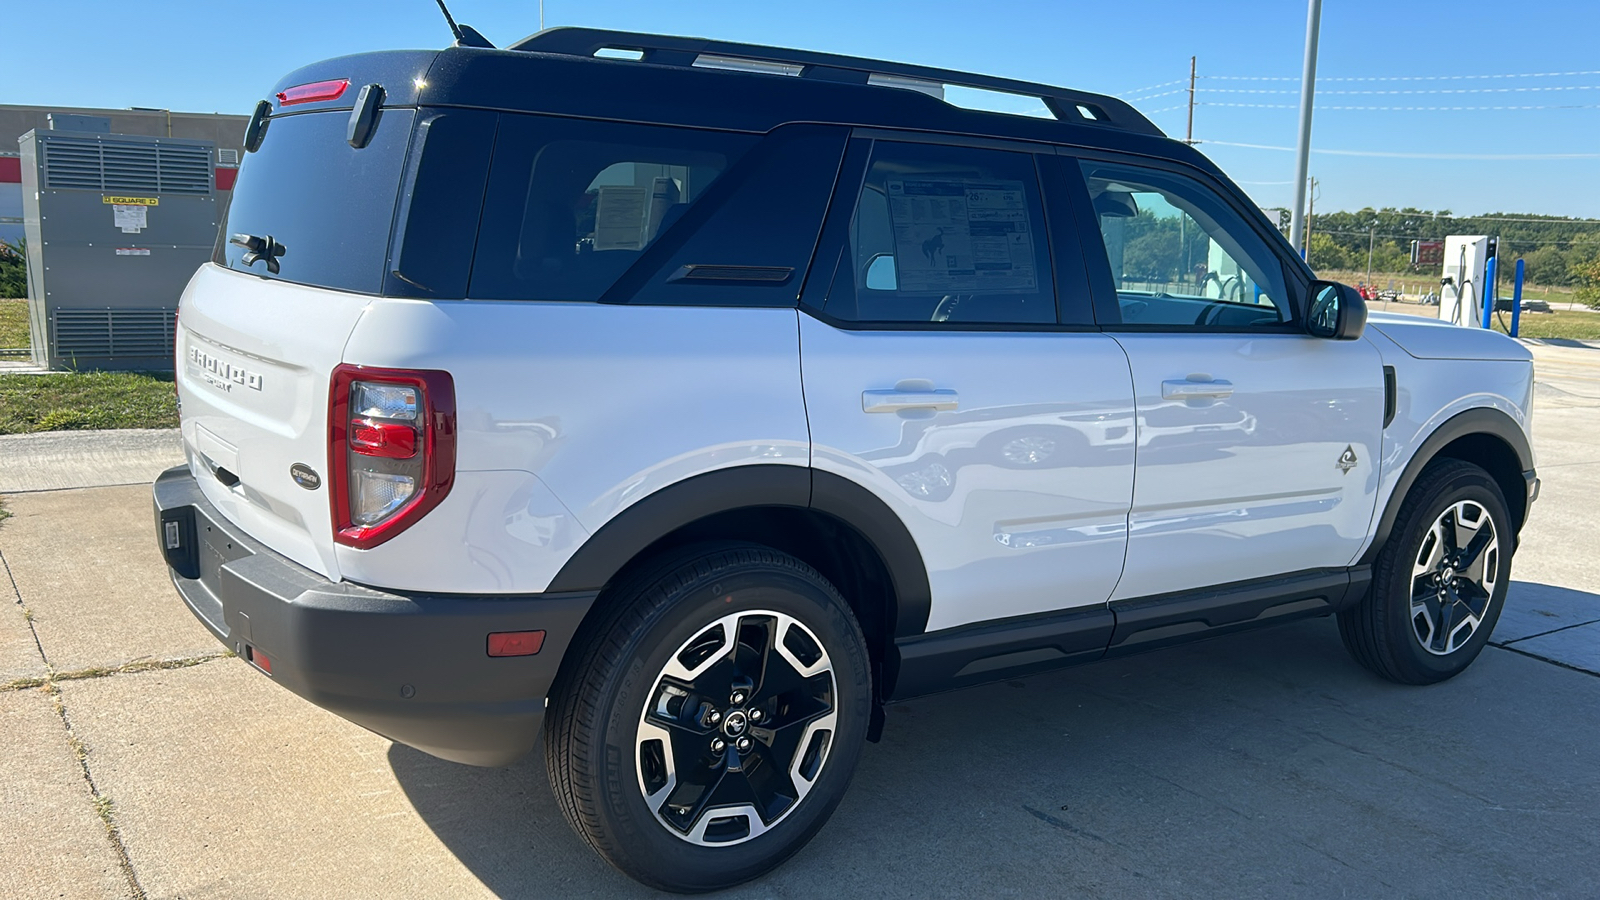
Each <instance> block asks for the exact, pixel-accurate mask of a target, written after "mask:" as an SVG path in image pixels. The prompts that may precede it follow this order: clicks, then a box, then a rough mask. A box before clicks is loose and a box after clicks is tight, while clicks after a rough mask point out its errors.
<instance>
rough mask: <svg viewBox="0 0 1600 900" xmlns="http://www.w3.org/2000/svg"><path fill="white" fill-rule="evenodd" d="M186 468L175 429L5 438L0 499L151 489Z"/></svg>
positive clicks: (0, 438)
mask: <svg viewBox="0 0 1600 900" xmlns="http://www.w3.org/2000/svg"><path fill="white" fill-rule="evenodd" d="M182 464H183V442H182V440H181V439H180V438H179V437H178V430H177V429H176V428H142V429H140V428H130V429H126V430H122V431H46V432H41V433H39V434H5V435H0V494H13V493H20V492H22V491H58V490H63V489H66V488H82V487H101V486H104V485H112V484H140V483H143V484H148V483H150V482H152V481H154V480H155V477H156V476H157V475H159V474H161V471H162V470H163V469H169V468H171V467H173V466H177V465H182Z"/></svg>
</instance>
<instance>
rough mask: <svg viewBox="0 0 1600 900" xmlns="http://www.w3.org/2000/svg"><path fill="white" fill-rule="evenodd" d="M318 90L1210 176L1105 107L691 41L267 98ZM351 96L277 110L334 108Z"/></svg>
mask: <svg viewBox="0 0 1600 900" xmlns="http://www.w3.org/2000/svg"><path fill="white" fill-rule="evenodd" d="M606 48H610V49H615V50H631V51H635V52H637V53H638V55H639V57H640V58H638V59H613V58H603V57H596V56H595V55H594V54H595V53H596V52H597V51H599V50H602V49H606ZM702 56H705V57H711V58H713V59H712V65H713V66H716V67H708V66H707V64H706V63H707V61H706V60H701V59H700V58H701V57H702ZM697 60H698V61H700V64H699V65H696V64H695V63H696V61H697ZM730 61H732V62H734V63H735V64H739V63H749V64H753V65H752V66H751V68H755V67H756V66H762V65H764V66H766V67H768V68H772V67H782V68H783V70H784V71H788V72H792V73H793V74H788V75H779V74H768V73H765V72H757V71H735V70H729V69H728V68H726V67H724V66H725V65H726V64H727V63H728V62H730ZM873 76H879V78H880V80H881V79H883V78H885V77H887V78H888V79H890V80H900V81H901V83H902V85H903V84H904V82H906V81H910V82H920V83H923V84H925V85H928V86H932V85H959V86H963V87H973V88H979V89H984V90H991V91H1000V92H1004V93H1008V94H1017V95H1021V96H1024V97H1037V98H1038V99H1039V100H1040V101H1041V102H1042V103H1043V104H1044V105H1045V106H1046V107H1047V108H1048V109H1049V110H1050V112H1051V113H1052V114H1053V115H1054V116H1055V118H1054V119H1047V118H1035V117H1031V116H1024V115H1013V114H1007V113H997V112H986V111H980V110H971V109H964V108H961V107H957V106H954V105H952V104H950V103H946V102H944V101H943V100H940V99H938V98H937V97H934V96H930V95H929V94H927V93H924V92H922V91H919V90H907V89H905V88H904V87H903V86H883V85H882V84H872V83H869V79H872V78H873ZM329 78H349V79H350V81H351V84H352V86H356V85H361V84H367V83H377V84H380V85H382V86H383V88H384V91H385V100H384V104H385V105H386V106H418V105H422V106H466V107H477V108H486V109H501V110H507V111H517V112H535V113H545V114H549V115H561V116H573V117H580V118H600V119H611V120H618V121H629V122H641V123H650V124H666V125H682V126H689V127H697V128H712V129H722V130H730V131H745V132H754V133H764V132H767V131H770V130H772V129H773V128H776V127H778V126H780V125H784V124H787V123H791V122H820V123H832V124H841V125H854V126H861V127H880V128H894V129H909V130H918V131H927V132H943V133H953V134H965V135H973V136H980V137H994V138H1007V139H1013V140H1024V141H1041V142H1048V143H1054V144H1066V145H1073V146H1079V147H1091V148H1092V147H1104V148H1107V149H1115V150H1123V151H1127V152H1133V153H1141V154H1145V155H1150V156H1158V157H1166V158H1175V159H1179V160H1182V161H1184V162H1187V163H1189V164H1191V165H1196V166H1198V167H1200V168H1202V169H1205V170H1207V171H1210V172H1213V173H1215V172H1216V171H1217V170H1216V167H1215V166H1214V165H1212V164H1211V163H1210V162H1209V161H1208V160H1206V159H1205V157H1203V156H1202V155H1201V154H1199V153H1197V152H1195V151H1194V150H1193V149H1192V148H1190V147H1188V146H1186V145H1184V144H1183V143H1182V142H1180V141H1174V140H1171V139H1168V138H1167V137H1165V136H1164V135H1163V134H1162V132H1161V130H1160V129H1158V128H1156V126H1155V125H1153V124H1152V123H1151V122H1150V120H1148V119H1146V118H1145V117H1144V116H1143V115H1141V114H1140V113H1139V112H1138V111H1137V110H1135V109H1134V108H1133V107H1131V106H1129V105H1128V104H1127V103H1125V102H1123V101H1121V100H1118V99H1117V98H1115V97H1109V96H1105V95H1102V94H1093V93H1088V92H1084V91H1074V90H1070V89H1067V88H1060V87H1053V86H1050V85H1044V84H1035V83H1032V82H1026V81H1015V80H1011V79H1006V78H996V77H992V76H986V75H976V74H972V73H966V72H957V71H953V70H946V69H937V68H930V67H927V66H916V65H910V64H906V63H894V62H884V61H879V60H870V59H862V58H858V57H851V56H840V55H835V54H828V53H812V52H808V51H801V50H787V49H783V48H778V47H763V46H759V45H754V44H737V43H729V42H723V41H712V40H706V39H703V38H684V37H670V36H664V35H651V34H636V33H632V32H621V31H604V30H598V29H589V28H553V29H547V30H545V31H541V32H539V33H537V34H534V35H531V36H530V37H527V38H524V39H523V40H521V41H518V42H517V43H515V44H513V45H512V46H511V47H510V48H506V49H479V48H474V47H460V46H457V47H450V48H447V49H445V50H428V51H423V50H396V51H384V52H377V53H363V54H358V55H353V56H345V57H339V58H336V59H330V60H324V61H322V62H319V63H313V64H312V65H309V66H305V67H303V68H301V69H299V70H296V71H295V72H292V73H290V74H289V75H287V76H285V77H284V78H283V79H282V80H281V81H280V82H279V84H278V86H277V87H275V88H274V89H273V90H274V91H275V92H276V91H279V90H282V89H283V88H285V87H288V86H291V85H296V84H304V83H307V82H311V81H318V80H322V79H329ZM355 93H356V91H354V90H351V91H347V92H346V95H345V96H344V97H342V98H340V99H339V100H334V101H328V102H325V103H307V104H304V105H300V106H295V107H292V108H291V109H290V110H284V111H282V112H301V111H304V112H311V111H314V110H318V109H336V108H346V109H348V108H349V107H350V104H351V102H352V101H353V99H354V95H355ZM1086 113H1087V114H1086ZM275 114H280V113H279V112H278V111H276V110H275Z"/></svg>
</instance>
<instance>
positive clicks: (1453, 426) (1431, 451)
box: [1358, 406, 1533, 565]
mask: <svg viewBox="0 0 1600 900" xmlns="http://www.w3.org/2000/svg"><path fill="white" fill-rule="evenodd" d="M1473 434H1487V435H1489V436H1490V437H1494V438H1498V439H1499V440H1500V441H1502V442H1503V443H1505V444H1506V446H1508V447H1510V448H1511V451H1512V452H1513V453H1515V454H1516V456H1517V462H1518V465H1519V468H1520V470H1521V471H1522V472H1523V473H1524V475H1525V477H1526V476H1529V475H1531V473H1532V472H1533V449H1532V448H1531V447H1530V446H1529V445H1528V436H1527V435H1526V434H1525V433H1523V431H1522V428H1521V427H1519V426H1518V425H1517V423H1516V420H1515V419H1512V418H1511V417H1510V416H1509V415H1507V414H1506V413H1504V412H1502V411H1501V410H1498V409H1494V408H1492V407H1486V406H1485V407H1478V408H1476V409H1469V410H1466V411H1465V412H1461V413H1457V414H1456V415H1454V416H1452V417H1450V418H1449V419H1446V420H1445V421H1444V423H1443V424H1441V425H1440V426H1439V427H1438V428H1435V429H1434V430H1433V433H1432V434H1429V435H1428V436H1427V437H1426V438H1424V439H1423V441H1422V443H1421V445H1419V446H1418V447H1417V451H1416V452H1415V453H1413V454H1411V461H1410V462H1408V463H1406V467H1405V469H1404V470H1402V471H1401V472H1400V479H1399V480H1398V481H1396V482H1395V485H1394V490H1393V491H1392V492H1391V493H1390V494H1389V500H1388V502H1387V503H1386V504H1385V505H1384V508H1383V514H1382V516H1381V517H1379V519H1378V527H1377V530H1376V531H1374V532H1373V536H1372V544H1371V545H1370V546H1369V547H1367V552H1365V553H1363V554H1362V555H1361V559H1360V560H1359V561H1358V563H1359V564H1360V565H1371V564H1372V563H1373V562H1374V561H1375V560H1376V559H1377V557H1378V552H1379V551H1380V550H1382V549H1383V545H1384V543H1385V542H1387V541H1388V540H1389V533H1390V532H1391V531H1393V530H1394V520H1395V519H1396V518H1398V517H1399V515H1400V507H1401V505H1403V504H1404V503H1405V500H1406V495H1407V494H1409V493H1411V487H1412V485H1414V484H1416V483H1417V478H1419V477H1420V476H1421V475H1422V470H1423V469H1425V468H1427V466H1428V463H1431V462H1433V460H1434V459H1435V458H1436V457H1437V456H1438V455H1439V451H1440V450H1443V449H1444V448H1445V447H1446V446H1448V445H1449V444H1451V443H1452V442H1454V441H1456V440H1458V439H1460V438H1464V437H1467V436H1468V435H1473ZM1506 499H1507V500H1509V501H1511V502H1513V503H1516V502H1518V501H1517V498H1511V497H1508V498H1506ZM1518 508H1520V509H1521V510H1522V516H1521V519H1522V520H1526V519H1527V497H1526V495H1524V496H1523V497H1522V498H1521V503H1520V506H1519V507H1518ZM1516 528H1517V530H1519V531H1520V530H1521V528H1522V521H1518V522H1517V523H1516Z"/></svg>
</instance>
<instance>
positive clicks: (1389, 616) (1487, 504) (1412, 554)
mask: <svg viewBox="0 0 1600 900" xmlns="http://www.w3.org/2000/svg"><path fill="white" fill-rule="evenodd" d="M1463 500H1466V501H1470V502H1472V503H1477V504H1479V505H1481V506H1482V507H1483V508H1484V509H1485V510H1487V511H1488V514H1489V517H1490V520H1491V521H1492V522H1493V523H1494V529H1495V538H1496V540H1497V541H1498V542H1499V544H1500V551H1499V557H1498V559H1497V560H1496V564H1497V568H1498V569H1499V572H1498V573H1497V578H1496V580H1495V589H1494V592H1493V593H1492V594H1491V595H1490V597H1489V605H1488V608H1487V609H1486V610H1485V611H1484V615H1483V619H1482V621H1481V622H1480V623H1479V624H1478V628H1477V630H1476V631H1474V632H1473V634H1472V636H1471V637H1470V638H1468V639H1467V642H1466V643H1465V644H1462V645H1461V646H1460V647H1458V648H1457V649H1456V650H1455V651H1454V652H1453V653H1450V654H1449V655H1446V656H1436V655H1434V654H1432V653H1430V652H1428V651H1427V650H1425V649H1423V647H1422V644H1421V642H1420V641H1419V640H1418V639H1417V636H1416V631H1415V629H1414V628H1413V626H1412V623H1411V585H1412V580H1411V569H1412V566H1413V565H1414V564H1415V563H1416V559H1417V554H1418V553H1420V552H1421V549H1422V543H1423V540H1424V538H1425V536H1426V535H1427V532H1428V529H1429V528H1431V527H1432V525H1433V523H1434V521H1435V520H1437V519H1438V518H1439V516H1440V515H1441V514H1442V513H1443V512H1444V511H1445V510H1446V509H1448V508H1449V507H1451V506H1454V505H1455V504H1457V503H1460V502H1461V501H1463ZM1421 501H1422V502H1420V503H1418V504H1417V505H1416V506H1415V507H1413V508H1412V510H1411V511H1410V515H1409V516H1407V517H1406V519H1405V521H1404V522H1403V523H1401V524H1402V527H1403V528H1404V532H1403V533H1400V534H1399V535H1398V538H1399V540H1398V541H1396V542H1394V543H1393V544H1392V545H1391V548H1390V552H1392V553H1394V554H1395V556H1394V559H1393V560H1392V561H1391V567H1390V571H1389V573H1388V578H1387V584H1385V585H1384V586H1383V587H1384V588H1385V589H1386V594H1387V599H1388V604H1387V606H1388V609H1387V610H1385V613H1386V615H1385V620H1386V622H1385V624H1386V625H1387V626H1388V627H1389V629H1390V634H1391V640H1392V643H1393V646H1394V647H1395V649H1396V650H1398V651H1399V652H1398V653H1397V655H1398V656H1399V657H1401V659H1400V661H1401V662H1402V663H1403V664H1404V665H1405V666H1406V667H1407V668H1410V669H1412V670H1414V672H1415V674H1417V675H1419V676H1421V680H1426V681H1439V680H1443V679H1445V678H1449V677H1451V676H1453V675H1456V674H1458V673H1459V672H1461V671H1462V670H1463V669H1465V668H1466V667H1467V666H1468V665H1470V664H1471V663H1472V661H1473V660H1474V659H1476V658H1477V656H1478V654H1479V653H1480V652H1482V650H1483V648H1484V646H1485V645H1486V644H1488V642H1489V636H1490V635H1491V634H1493V633H1494V626H1495V623H1497V622H1498V621H1499V620H1500V611H1501V610H1502V609H1503V608H1504V607H1505V599H1506V593H1507V591H1508V590H1509V589H1510V587H1511V556H1512V550H1513V547H1514V543H1515V540H1516V537H1515V534H1514V533H1513V531H1512V529H1511V515H1510V512H1509V511H1508V510H1507V508H1506V502H1505V498H1504V497H1503V496H1502V494H1501V492H1500V487H1499V485H1498V484H1496V483H1495V481H1494V479H1493V478H1491V477H1490V476H1489V474H1488V473H1487V472H1484V471H1483V470H1481V469H1479V468H1477V467H1475V466H1474V467H1466V466H1463V467H1461V468H1460V469H1459V470H1457V471H1454V472H1452V473H1451V474H1450V475H1448V476H1447V477H1444V478H1443V479H1441V480H1440V481H1439V482H1438V483H1437V484H1435V485H1432V486H1431V487H1430V489H1429V490H1428V492H1427V493H1426V495H1425V496H1423V497H1422V498H1421Z"/></svg>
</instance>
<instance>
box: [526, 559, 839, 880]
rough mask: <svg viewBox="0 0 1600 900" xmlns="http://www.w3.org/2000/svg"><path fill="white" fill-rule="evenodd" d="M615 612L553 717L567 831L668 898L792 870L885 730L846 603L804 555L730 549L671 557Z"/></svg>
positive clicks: (553, 759) (591, 643)
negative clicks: (874, 715)
mask: <svg viewBox="0 0 1600 900" xmlns="http://www.w3.org/2000/svg"><path fill="white" fill-rule="evenodd" d="M606 600H607V602H608V606H607V609H608V610H609V611H610V612H609V617H608V618H607V619H606V620H603V621H601V622H600V623H598V624H597V627H596V628H595V629H594V630H593V631H592V632H591V634H590V635H589V637H588V639H587V640H586V641H585V643H584V645H583V646H582V647H581V648H575V651H574V652H575V653H577V654H578V655H577V657H576V659H574V660H573V661H572V662H573V663H574V664H573V665H572V666H571V667H570V670H569V669H566V668H564V670H563V676H562V679H561V683H560V684H558V685H557V687H556V690H555V691H554V692H553V693H552V696H551V702H550V709H549V712H548V714H547V718H546V725H547V728H546V732H545V759H546V765H547V767H548V770H549V775H550V783H551V787H552V788H553V790H554V791H555V794H556V797H557V799H558V800H559V802H560V805H561V807H562V810H563V812H564V813H565V814H566V817H567V820H568V822H569V823H570V824H571V825H572V826H573V828H574V829H575V830H576V831H577V832H578V834H579V835H580V836H582V837H583V838H584V839H585V840H586V841H587V842H588V843H589V844H590V845H591V846H592V847H594V849H595V850H597V851H598V852H599V853H600V854H601V855H602V856H604V857H605V858H606V859H607V860H608V861H610V862H611V863H612V864H613V865H615V866H616V867H617V868H619V869H621V870H622V871H623V872H625V873H627V874H628V875H631V876H632V877H634V878H636V879H638V880H640V881H642V882H644V883H646V884H649V885H652V886H654V887H659V888H664V889H666V890H672V891H684V892H691V891H707V890H714V889H717V888H722V887H728V886H730V885H734V884H738V883H739V882H742V881H746V880H748V879H751V878H754V877H756V876H758V875H760V874H762V873H764V872H766V871H768V870H770V869H772V868H773V867H774V866H776V865H778V864H779V863H781V862H783V860H785V859H787V858H788V857H789V856H790V855H791V854H793V853H794V852H795V851H797V850H799V849H800V847H802V846H804V844H805V843H806V842H807V841H808V840H810V839H811V837H812V835H814V834H815V833H816V832H817V830H818V829H820V828H821V827H822V825H823V823H824V822H825V821H826V820H827V818H828V816H829V815H830V814H831V813H832V812H833V809H834V807H835V806H837V805H838V802H839V800H840V798H841V797H842V796H843V795H844V791H845V788H846V787H847V786H848V784H849V781H850V776H851V774H852V773H853V770H854V769H855V764H856V760H857V758H858V757H859V755H860V752H861V746H862V742H863V740H864V739H865V736H866V730H867V724H868V721H869V719H870V712H871V680H870V669H869V666H868V660H867V651H866V644H865V641H864V640H863V638H862V636H861V630H860V628H859V626H858V625H857V623H856V621H855V618H854V617H853V616H852V614H851V612H850V609H849V607H848V606H847V605H846V604H845V602H844V600H843V598H841V597H840V596H839V593H838V591H836V590H835V589H834V588H833V586H832V585H831V584H829V583H828V581H827V580H826V579H824V578H823V577H822V576H821V575H820V574H819V573H817V572H816V570H814V569H812V568H811V567H810V566H808V565H806V564H805V563H803V562H801V561H800V560H798V559H795V558H794V557H791V556H788V555H786V554H783V553H779V552H777V551H774V550H771V549H768V548H764V547H756V546H751V545H733V544H723V545H717V546H708V547H700V548H692V549H689V550H686V551H683V552H680V553H678V554H676V555H673V556H671V557H668V558H664V559H662V560H660V561H658V562H657V563H656V564H655V565H653V566H650V567H648V568H647V569H646V570H643V571H640V572H637V573H635V575H634V576H632V577H631V578H629V579H626V580H625V582H624V583H622V584H619V585H618V586H617V587H616V588H615V589H614V590H613V591H612V592H611V596H610V597H608V598H606Z"/></svg>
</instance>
